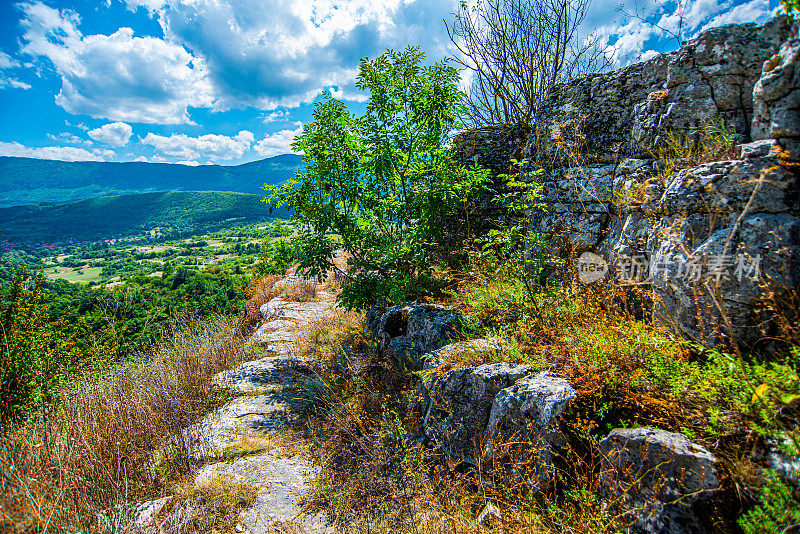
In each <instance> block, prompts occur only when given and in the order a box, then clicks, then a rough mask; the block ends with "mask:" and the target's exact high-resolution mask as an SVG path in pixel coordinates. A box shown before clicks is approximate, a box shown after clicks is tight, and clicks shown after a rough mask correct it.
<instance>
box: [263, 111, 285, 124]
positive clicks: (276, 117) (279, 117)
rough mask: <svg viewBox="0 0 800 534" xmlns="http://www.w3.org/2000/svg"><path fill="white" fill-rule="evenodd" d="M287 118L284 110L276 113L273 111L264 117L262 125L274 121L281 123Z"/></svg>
mask: <svg viewBox="0 0 800 534" xmlns="http://www.w3.org/2000/svg"><path fill="white" fill-rule="evenodd" d="M288 118H289V112H288V111H286V110H285V109H279V110H277V111H273V112H272V113H267V114H266V115H265V116H264V119H263V120H264V124H269V123H271V122H276V121H283V120H286V119H288Z"/></svg>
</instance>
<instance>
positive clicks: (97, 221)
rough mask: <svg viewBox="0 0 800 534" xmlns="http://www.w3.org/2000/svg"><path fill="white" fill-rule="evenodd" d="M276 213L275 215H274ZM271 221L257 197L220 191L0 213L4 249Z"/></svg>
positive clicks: (96, 200)
mask: <svg viewBox="0 0 800 534" xmlns="http://www.w3.org/2000/svg"><path fill="white" fill-rule="evenodd" d="M279 215H280V214H278V216H279ZM273 218H275V216H273V215H270V214H269V210H268V209H267V206H266V205H265V204H264V203H263V202H261V197H259V196H258V195H250V194H244V193H230V192H220V191H200V192H196V191H186V192H184V191H178V192H159V193H142V194H137V195H121V196H111V197H101V198H92V199H86V200H81V201H78V202H72V203H69V204H45V205H37V206H15V207H11V208H3V209H0V232H2V235H0V238H2V240H3V242H4V246H6V247H8V246H9V245H10V246H11V247H12V248H16V247H15V245H20V244H27V245H31V244H37V243H41V244H48V245H52V244H56V243H62V244H63V243H67V242H83V241H96V240H102V239H112V238H118V237H123V236H155V235H163V234H167V235H172V234H178V235H192V234H194V233H197V232H204V231H207V230H210V229H215V228H220V227H222V226H231V225H235V224H245V223H256V222H264V221H267V220H270V219H273Z"/></svg>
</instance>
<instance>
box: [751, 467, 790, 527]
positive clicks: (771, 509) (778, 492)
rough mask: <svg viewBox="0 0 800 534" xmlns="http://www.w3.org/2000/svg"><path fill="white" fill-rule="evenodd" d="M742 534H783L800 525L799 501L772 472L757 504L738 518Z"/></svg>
mask: <svg viewBox="0 0 800 534" xmlns="http://www.w3.org/2000/svg"><path fill="white" fill-rule="evenodd" d="M739 526H740V527H741V528H742V531H743V532H744V534H784V533H788V532H792V528H790V527H794V528H798V526H800V502H798V501H797V499H795V498H794V496H792V490H791V489H790V488H789V487H788V486H786V484H784V483H783V482H781V481H780V479H779V478H778V476H777V475H775V474H774V473H773V474H771V475H769V476H768V477H767V481H766V484H764V486H763V487H762V488H761V492H760V494H759V499H758V504H756V506H755V508H753V509H752V510H750V511H749V512H747V513H746V514H744V515H743V516H742V517H741V518H739Z"/></svg>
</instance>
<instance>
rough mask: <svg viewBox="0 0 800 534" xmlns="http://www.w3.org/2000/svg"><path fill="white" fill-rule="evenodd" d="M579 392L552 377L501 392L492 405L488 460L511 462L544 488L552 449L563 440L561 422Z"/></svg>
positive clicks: (485, 449) (540, 377)
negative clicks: (564, 412)
mask: <svg viewBox="0 0 800 534" xmlns="http://www.w3.org/2000/svg"><path fill="white" fill-rule="evenodd" d="M574 398H575V390H573V389H572V387H571V386H570V385H569V383H568V382H567V381H566V380H564V379H563V378H558V377H554V376H550V375H549V374H548V373H546V372H545V373H539V374H536V375H529V376H526V377H524V378H521V379H519V380H517V381H516V382H515V383H514V385H513V386H510V387H508V388H505V389H503V390H501V391H500V392H499V393H498V394H497V396H496V397H495V399H494V402H493V403H492V410H491V412H490V414H489V424H488V426H487V428H486V440H485V444H484V447H483V455H484V459H486V460H489V459H494V460H501V461H503V460H505V461H506V462H511V465H512V466H513V469H514V470H515V471H517V472H520V471H521V472H522V473H520V474H523V475H524V476H526V477H529V478H532V479H533V482H534V484H533V487H534V488H540V487H541V484H542V482H543V479H544V478H545V475H546V467H547V466H548V465H549V464H550V460H551V458H552V451H551V445H555V444H558V442H559V441H560V440H561V438H562V436H561V434H560V433H559V432H558V428H557V420H558V417H559V416H560V415H561V412H563V411H564V409H565V408H566V407H567V404H568V403H569V401H570V400H572V399H574Z"/></svg>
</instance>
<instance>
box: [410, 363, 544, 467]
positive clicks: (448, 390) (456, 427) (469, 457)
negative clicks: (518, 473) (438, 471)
mask: <svg viewBox="0 0 800 534" xmlns="http://www.w3.org/2000/svg"><path fill="white" fill-rule="evenodd" d="M531 371H533V368H531V367H530V366H528V365H510V364H508V363H494V364H488V365H481V366H478V367H460V368H458V369H453V370H452V371H448V372H446V373H444V374H443V375H442V376H441V377H439V378H438V379H437V380H436V381H435V383H434V384H433V387H432V388H431V389H430V398H431V400H430V403H429V404H428V410H427V413H426V414H425V419H424V421H423V424H424V427H425V433H426V434H427V436H428V437H429V438H430V439H431V441H432V442H433V443H434V444H435V445H436V446H438V447H440V448H441V449H442V450H443V451H444V452H445V453H446V454H447V455H448V456H449V457H450V458H452V459H453V460H456V461H461V462H467V463H469V464H472V465H478V463H479V462H478V458H479V457H480V456H481V450H482V445H483V441H484V439H485V430H486V426H487V424H488V422H489V415H490V413H491V411H492V404H493V403H494V399H495V397H496V396H497V394H498V393H499V392H500V391H501V390H503V389H505V388H507V387H509V386H511V385H513V384H514V383H515V382H516V381H517V380H519V379H520V378H522V377H523V376H525V375H526V374H528V373H530V372H531Z"/></svg>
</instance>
